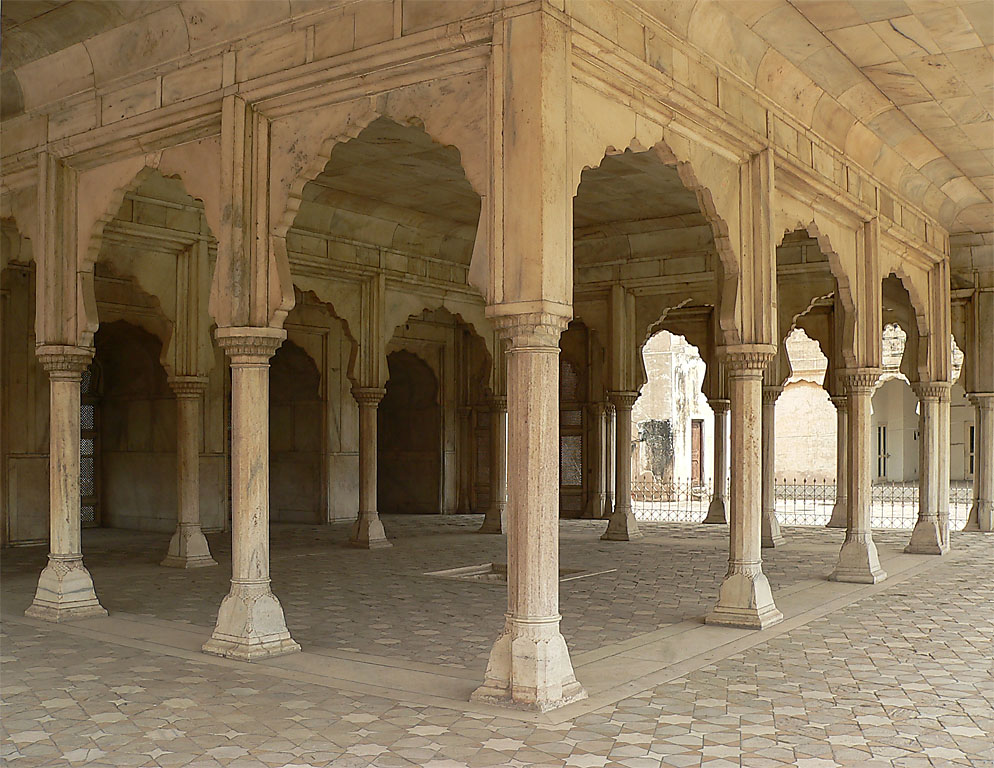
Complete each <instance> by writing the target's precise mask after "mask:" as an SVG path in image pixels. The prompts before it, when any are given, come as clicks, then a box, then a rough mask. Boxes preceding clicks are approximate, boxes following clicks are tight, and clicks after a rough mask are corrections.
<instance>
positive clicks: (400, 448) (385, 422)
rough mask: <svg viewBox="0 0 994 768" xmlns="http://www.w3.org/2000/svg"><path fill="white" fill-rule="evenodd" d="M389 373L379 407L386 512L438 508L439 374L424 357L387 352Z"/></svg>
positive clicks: (380, 486)
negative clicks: (436, 375) (436, 373)
mask: <svg viewBox="0 0 994 768" xmlns="http://www.w3.org/2000/svg"><path fill="white" fill-rule="evenodd" d="M387 365H388V366H389V368H390V378H389V379H388V380H387V386H386V394H385V395H384V396H383V400H382V401H381V402H380V407H379V409H378V412H377V432H378V435H379V439H378V446H377V447H378V451H377V465H378V466H377V498H378V500H379V505H380V511H381V512H383V513H388V514H389V513H404V514H421V515H426V514H438V512H439V511H440V509H441V504H442V498H441V486H440V478H441V470H442V463H441V458H442V439H441V437H442V436H441V427H442V420H441V409H440V407H439V402H438V395H439V387H438V380H437V379H436V378H435V373H434V372H433V371H432V369H431V367H430V366H429V365H428V364H427V363H426V362H425V361H424V360H422V359H421V358H420V357H418V356H417V355H414V354H412V353H411V352H407V351H405V350H399V351H397V352H391V353H390V355H389V356H388V357H387Z"/></svg>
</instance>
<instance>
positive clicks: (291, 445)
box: [269, 340, 325, 523]
mask: <svg viewBox="0 0 994 768" xmlns="http://www.w3.org/2000/svg"><path fill="white" fill-rule="evenodd" d="M324 435H325V413H324V401H323V400H322V397H321V373H320V371H318V367H317V365H316V364H315V362H314V359H313V358H312V357H311V356H310V355H309V354H308V353H307V351H306V350H304V349H303V348H302V347H300V346H298V345H297V344H296V343H295V342H293V341H291V340H287V341H285V342H283V344H282V345H281V346H280V348H279V349H278V350H276V354H275V355H273V357H272V359H271V361H270V367H269V477H270V481H269V514H270V520H272V521H273V522H292V523H320V522H323V521H324V515H323V508H324V499H323V496H324V483H323V482H322V480H323V476H324V467H323V457H324V451H323V450H322V448H323V444H324Z"/></svg>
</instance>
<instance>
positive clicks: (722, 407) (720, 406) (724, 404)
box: [708, 398, 732, 413]
mask: <svg viewBox="0 0 994 768" xmlns="http://www.w3.org/2000/svg"><path fill="white" fill-rule="evenodd" d="M708 405H710V406H711V410H712V411H714V412H715V413H727V412H728V411H729V410H730V409H731V407H732V401H731V400H725V399H723V398H714V399H712V400H708Z"/></svg>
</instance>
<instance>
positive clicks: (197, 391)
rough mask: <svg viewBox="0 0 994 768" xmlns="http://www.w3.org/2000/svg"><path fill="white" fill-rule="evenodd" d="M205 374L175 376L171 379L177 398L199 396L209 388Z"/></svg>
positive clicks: (170, 385) (170, 384)
mask: <svg viewBox="0 0 994 768" xmlns="http://www.w3.org/2000/svg"><path fill="white" fill-rule="evenodd" d="M207 381H208V380H207V377H205V376H173V377H171V378H170V379H169V387H170V388H171V389H172V391H173V394H175V395H176V397H177V398H180V397H190V398H197V397H200V395H201V394H202V393H203V392H204V390H206V389H207Z"/></svg>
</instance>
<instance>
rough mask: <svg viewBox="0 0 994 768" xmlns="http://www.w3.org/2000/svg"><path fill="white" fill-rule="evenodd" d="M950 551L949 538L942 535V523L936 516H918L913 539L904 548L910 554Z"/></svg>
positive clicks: (935, 553) (940, 553)
mask: <svg viewBox="0 0 994 768" xmlns="http://www.w3.org/2000/svg"><path fill="white" fill-rule="evenodd" d="M948 551H949V538H948V537H947V536H943V535H942V525H941V524H940V522H939V521H938V520H937V519H935V518H922V517H920V518H918V522H917V523H915V529H914V530H913V531H912V532H911V541H909V542H908V546H906V547H905V548H904V552H905V554H908V555H944V554H946V552H948Z"/></svg>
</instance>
